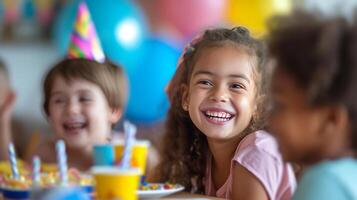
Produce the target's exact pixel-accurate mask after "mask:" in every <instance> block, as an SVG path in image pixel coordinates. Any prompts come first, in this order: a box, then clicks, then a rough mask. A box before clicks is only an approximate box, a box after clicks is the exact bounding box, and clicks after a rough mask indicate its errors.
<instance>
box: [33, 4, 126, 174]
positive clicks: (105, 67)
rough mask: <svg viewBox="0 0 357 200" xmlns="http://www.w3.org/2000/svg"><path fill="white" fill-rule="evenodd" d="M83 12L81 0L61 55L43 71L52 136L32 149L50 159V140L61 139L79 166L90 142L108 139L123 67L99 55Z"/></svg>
mask: <svg viewBox="0 0 357 200" xmlns="http://www.w3.org/2000/svg"><path fill="white" fill-rule="evenodd" d="M89 16H90V15H89V11H88V8H87V6H86V5H85V3H84V2H82V3H81V4H80V6H79V10H78V15H77V21H76V24H75V29H74V33H73V34H72V37H71V43H70V46H69V50H68V55H67V58H66V59H63V60H62V61H60V62H59V63H57V64H56V65H55V66H54V67H52V68H51V69H50V71H49V72H48V73H47V75H46V77H45V80H44V87H43V93H44V104H43V108H44V111H45V113H46V116H47V118H48V121H49V123H50V125H51V127H52V129H53V130H54V132H55V138H53V140H51V141H48V142H46V144H44V145H41V146H39V148H38V150H37V153H38V154H39V155H40V157H41V159H42V160H43V161H44V162H56V153H55V145H54V142H55V140H57V139H63V140H64V141H65V143H66V151H67V157H68V165H69V166H70V167H75V168H78V169H80V170H87V169H88V168H89V167H90V166H91V165H92V164H93V163H92V147H93V145H94V144H96V143H99V144H100V143H105V142H108V140H109V139H110V137H111V132H112V127H113V125H114V124H115V123H116V122H117V121H118V120H119V119H120V117H121V115H122V112H123V109H124V106H125V104H126V99H127V82H126V77H125V75H124V72H123V70H122V69H121V67H120V66H117V65H115V64H113V63H111V62H108V61H107V60H106V58H105V57H104V53H103V51H102V49H101V46H100V43H99V40H98V38H97V36H96V32H95V29H94V25H93V23H92V22H91V19H90V17H89Z"/></svg>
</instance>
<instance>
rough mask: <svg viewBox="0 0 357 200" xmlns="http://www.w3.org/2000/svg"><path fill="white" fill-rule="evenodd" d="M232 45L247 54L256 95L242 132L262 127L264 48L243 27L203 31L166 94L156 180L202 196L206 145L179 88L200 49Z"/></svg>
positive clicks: (185, 56)
mask: <svg viewBox="0 0 357 200" xmlns="http://www.w3.org/2000/svg"><path fill="white" fill-rule="evenodd" d="M225 46H232V47H235V48H239V49H240V50H243V51H244V52H245V53H247V54H248V55H250V57H251V58H252V60H253V62H252V63H253V64H252V65H254V67H253V68H254V69H253V71H254V81H255V83H256V87H257V92H256V97H257V98H256V99H257V107H258V108H257V112H256V114H255V115H254V117H253V119H252V120H251V123H250V125H249V126H248V127H247V128H246V131H244V133H248V132H252V131H254V130H258V129H261V128H262V127H263V126H264V123H262V122H263V121H264V120H263V118H264V116H265V115H264V112H263V106H262V104H264V100H265V91H266V88H265V87H264V86H266V84H264V82H265V80H266V79H265V76H264V74H265V72H264V71H265V67H264V66H265V51H264V50H265V48H264V45H263V43H262V42H261V41H259V40H256V39H254V38H252V37H251V36H250V34H249V31H248V30H247V29H246V28H244V27H236V28H233V29H226V28H221V29H213V30H207V31H205V32H204V34H203V35H202V36H201V37H199V38H198V39H196V40H194V41H193V42H192V43H191V44H190V45H189V46H188V47H187V48H186V50H185V51H184V54H183V57H182V59H181V61H180V62H179V66H178V69H177V71H176V73H175V75H174V77H173V79H172V80H171V83H170V85H169V87H168V90H167V93H168V96H169V100H170V102H171V107H170V109H169V112H168V118H167V122H166V132H165V135H164V138H163V139H164V141H163V145H164V146H163V148H162V155H161V157H162V160H161V163H160V165H159V173H161V174H160V178H161V179H160V180H159V181H170V182H173V183H179V184H182V185H184V186H185V188H186V190H187V191H191V192H196V193H203V192H204V183H203V179H204V176H205V170H206V157H207V152H208V151H209V150H208V146H207V140H206V136H205V135H204V134H203V133H202V132H200V131H199V130H198V129H197V128H196V126H195V125H194V124H193V122H192V121H191V119H190V117H189V114H188V112H187V111H185V110H184V109H183V108H182V98H183V86H188V85H189V82H190V78H191V75H192V72H193V68H194V66H195V62H196V61H197V59H198V57H199V56H201V53H202V51H203V50H204V49H207V48H216V47H225Z"/></svg>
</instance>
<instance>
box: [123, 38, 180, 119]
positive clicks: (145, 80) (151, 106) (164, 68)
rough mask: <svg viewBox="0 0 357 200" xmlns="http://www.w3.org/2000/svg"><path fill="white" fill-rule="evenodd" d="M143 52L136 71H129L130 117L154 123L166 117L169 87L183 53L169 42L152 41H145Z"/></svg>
mask: <svg viewBox="0 0 357 200" xmlns="http://www.w3.org/2000/svg"><path fill="white" fill-rule="evenodd" d="M143 52H144V55H143V56H142V57H139V58H138V63H137V66H136V67H135V68H134V70H132V71H127V73H128V76H129V85H130V86H129V88H130V94H129V102H128V106H127V109H126V118H128V119H129V120H131V121H134V122H137V123H144V124H150V123H155V122H158V121H161V120H163V119H164V118H165V116H166V113H167V110H168V107H169V101H168V98H167V96H166V93H165V87H166V85H167V84H168V83H169V81H170V80H171V78H172V76H173V74H174V73H175V71H176V65H177V60H178V58H179V56H180V51H179V49H177V48H175V47H173V46H172V45H170V44H169V43H168V42H165V41H163V40H160V39H157V38H151V39H147V40H146V41H145V42H144V48H143Z"/></svg>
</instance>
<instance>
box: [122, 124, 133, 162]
mask: <svg viewBox="0 0 357 200" xmlns="http://www.w3.org/2000/svg"><path fill="white" fill-rule="evenodd" d="M124 132H125V147H124V154H123V158H122V160H121V163H120V167H122V168H130V167H131V165H130V161H131V156H132V155H131V154H132V148H133V145H134V143H135V134H136V127H135V125H133V124H131V123H130V122H128V121H125V122H124Z"/></svg>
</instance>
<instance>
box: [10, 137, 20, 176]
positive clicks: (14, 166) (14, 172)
mask: <svg viewBox="0 0 357 200" xmlns="http://www.w3.org/2000/svg"><path fill="white" fill-rule="evenodd" d="M9 159H10V165H11V171H12V176H13V177H14V178H15V179H19V178H20V175H19V171H18V168H17V161H16V153H15V148H14V144H12V143H10V144H9Z"/></svg>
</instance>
